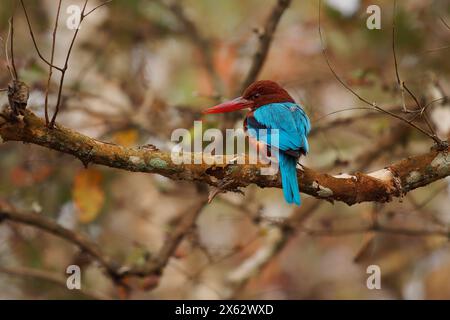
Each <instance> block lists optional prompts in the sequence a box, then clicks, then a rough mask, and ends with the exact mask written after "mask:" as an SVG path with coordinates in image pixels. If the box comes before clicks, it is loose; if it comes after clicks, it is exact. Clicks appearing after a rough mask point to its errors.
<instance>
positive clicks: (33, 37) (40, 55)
mask: <svg viewBox="0 0 450 320" xmlns="http://www.w3.org/2000/svg"><path fill="white" fill-rule="evenodd" d="M20 3H21V4H22V8H23V12H24V13H25V18H26V20H27V24H28V31H29V32H30V35H31V39H32V40H33V45H34V48H35V49H36V52H37V54H38V55H39V58H41V60H42V61H43V62H45V63H46V64H47V65H48V66H49V67H53V68H55V69H56V70H59V71H60V72H62V71H63V69H62V68H60V67H58V66H55V65H53V64H52V63H50V62H49V61H48V60H47V59H46V58H44V56H43V55H42V53H41V50H39V46H38V44H37V41H36V38H35V36H34V32H33V28H32V26H31V22H30V18H29V16H28V11H27V8H26V7H25V4H24V2H23V0H20Z"/></svg>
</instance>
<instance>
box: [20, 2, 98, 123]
mask: <svg viewBox="0 0 450 320" xmlns="http://www.w3.org/2000/svg"><path fill="white" fill-rule="evenodd" d="M22 1H23V0H22ZM88 2H89V0H85V2H84V5H83V9H82V10H81V16H80V23H79V25H78V26H77V28H76V30H75V32H74V34H73V37H72V41H71V42H70V46H69V50H68V51H67V55H66V60H65V62H64V67H63V68H62V70H61V78H60V80H59V88H58V98H57V101H56V106H55V112H54V113H53V117H52V120H51V121H50V124H49V127H50V128H53V127H54V126H55V121H56V117H57V116H58V112H59V108H60V105H61V97H62V89H63V86H64V78H65V76H66V71H67V68H68V67H69V59H70V55H71V53H72V49H73V45H74V44H75V40H76V38H77V35H78V32H79V31H80V26H81V23H82V22H83V20H84V18H85V17H86V15H85V14H84V12H85V11H86V6H87V4H88Z"/></svg>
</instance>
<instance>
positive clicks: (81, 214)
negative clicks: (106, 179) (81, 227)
mask: <svg viewBox="0 0 450 320" xmlns="http://www.w3.org/2000/svg"><path fill="white" fill-rule="evenodd" d="M101 183H102V174H101V172H100V171H98V170H95V169H87V170H83V171H81V172H80V173H78V174H77V175H76V176H75V181H74V186H73V195H72V196H73V201H74V203H75V206H76V208H77V209H78V220H79V221H80V222H81V223H90V222H92V221H93V220H95V218H96V217H97V216H98V214H99V213H100V211H101V209H102V207H103V204H104V202H105V194H104V192H103V189H102V186H101Z"/></svg>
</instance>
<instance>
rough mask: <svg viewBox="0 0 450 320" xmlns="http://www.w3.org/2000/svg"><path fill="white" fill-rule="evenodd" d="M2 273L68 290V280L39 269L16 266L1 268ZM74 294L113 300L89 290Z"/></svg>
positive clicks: (95, 298)
mask: <svg viewBox="0 0 450 320" xmlns="http://www.w3.org/2000/svg"><path fill="white" fill-rule="evenodd" d="M0 273H4V274H8V275H12V276H18V277H27V278H33V279H39V280H43V281H48V282H51V283H54V284H56V285H58V286H60V287H62V288H65V289H66V290H67V284H66V279H65V278H64V277H62V276H58V275H56V274H53V273H51V272H49V271H44V270H37V269H33V268H27V267H18V266H14V267H5V266H0ZM73 293H75V294H76V293H81V294H82V295H84V296H86V297H87V298H90V299H94V300H108V299H111V297H108V296H106V295H103V294H101V293H97V292H95V291H92V290H87V289H81V290H80V291H78V290H76V291H74V292H73Z"/></svg>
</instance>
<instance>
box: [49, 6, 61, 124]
mask: <svg viewBox="0 0 450 320" xmlns="http://www.w3.org/2000/svg"><path fill="white" fill-rule="evenodd" d="M61 3H62V0H59V2H58V9H57V12H56V18H55V26H54V28H53V34H52V53H51V57H50V66H49V71H48V79H47V87H46V89H45V123H46V124H47V125H48V124H49V121H50V119H49V116H48V94H49V91H50V82H51V80H52V76H53V67H52V65H53V61H54V57H55V47H56V32H57V30H58V22H59V13H60V11H61Z"/></svg>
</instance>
